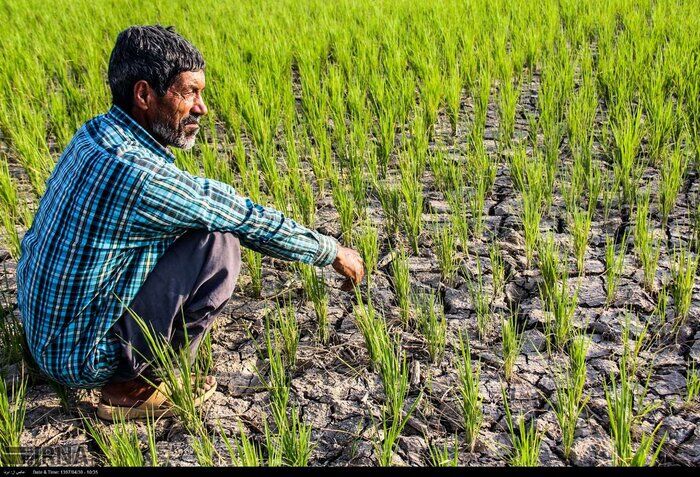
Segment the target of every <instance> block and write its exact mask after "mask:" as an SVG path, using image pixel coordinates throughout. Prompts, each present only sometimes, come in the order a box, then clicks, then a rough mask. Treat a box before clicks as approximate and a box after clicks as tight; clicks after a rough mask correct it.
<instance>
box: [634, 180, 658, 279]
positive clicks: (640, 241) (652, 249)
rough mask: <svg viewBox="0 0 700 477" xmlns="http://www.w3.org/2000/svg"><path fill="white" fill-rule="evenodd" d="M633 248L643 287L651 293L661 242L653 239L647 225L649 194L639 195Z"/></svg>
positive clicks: (650, 229) (651, 230)
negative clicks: (640, 269) (639, 266)
mask: <svg viewBox="0 0 700 477" xmlns="http://www.w3.org/2000/svg"><path fill="white" fill-rule="evenodd" d="M634 248H635V249H636V251H637V257H639V261H640V262H641V264H642V270H643V271H644V286H645V288H646V289H647V290H649V291H653V289H654V278H655V277H656V269H657V268H658V265H659V256H660V255H661V241H660V240H659V239H658V238H656V237H654V232H653V229H652V228H651V227H650V224H649V192H648V191H647V192H643V193H640V195H639V197H638V199H637V213H636V216H635V221H634Z"/></svg>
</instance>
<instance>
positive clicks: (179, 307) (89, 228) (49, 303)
mask: <svg viewBox="0 0 700 477" xmlns="http://www.w3.org/2000/svg"><path fill="white" fill-rule="evenodd" d="M108 76H109V86H110V89H111V91H112V102H113V105H112V107H111V109H110V110H109V112H107V113H106V114H103V115H101V116H97V117H95V118H93V119H91V120H89V121H88V122H87V123H85V125H83V127H81V128H80V130H78V132H77V133H76V134H75V136H74V137H73V139H72V140H71V142H70V143H69V144H68V146H67V147H66V149H65V151H63V154H62V155H61V157H60V159H59V160H58V163H57V164H56V167H55V169H54V171H53V172H52V174H51V176H50V177H49V179H48V181H47V183H46V192H45V194H44V196H43V197H42V198H41V201H40V203H39V208H38V211H37V213H36V216H35V218H34V221H33V224H32V227H31V228H30V230H29V231H28V232H27V234H26V235H25V237H24V238H23V240H22V253H21V258H20V260H19V264H18V267H17V284H18V287H17V288H18V302H19V307H20V313H21V316H22V321H23V324H24V330H25V333H26V341H27V345H28V349H29V352H30V353H31V355H32V357H33V359H34V361H35V362H36V365H37V366H38V367H39V368H40V369H41V371H42V372H44V373H45V374H47V375H48V376H49V377H50V378H51V379H53V380H55V381H58V382H59V383H62V384H65V385H67V386H70V387H75V388H96V387H101V389H102V397H101V402H100V404H99V407H98V414H99V415H100V416H101V417H103V418H106V419H110V418H111V416H112V415H113V414H114V413H115V411H119V412H120V413H122V414H123V415H125V416H126V417H127V418H138V417H143V416H144V415H145V414H146V412H150V413H151V414H155V415H156V416H157V415H159V414H162V413H164V412H167V410H168V408H169V407H170V406H169V403H168V402H167V400H166V398H165V396H164V394H163V393H162V392H160V390H159V389H160V387H159V386H158V387H153V386H152V385H150V384H149V383H148V382H147V381H151V382H155V376H154V374H155V373H153V366H152V360H153V357H152V355H151V354H150V352H149V349H148V346H147V342H146V339H145V337H144V334H143V333H142V331H141V328H140V327H139V326H138V325H137V323H136V321H135V320H134V319H133V317H132V315H131V313H130V311H129V310H131V311H132V312H133V313H134V314H136V315H137V316H139V317H141V318H142V319H143V320H144V321H145V323H146V324H147V325H148V327H149V328H152V329H153V330H154V331H156V332H157V333H160V334H161V335H162V336H164V337H166V338H167V339H168V340H169V341H170V342H171V343H172V345H173V346H175V347H178V346H182V344H183V342H184V337H185V333H186V334H187V336H188V338H189V341H190V344H191V346H190V353H191V356H194V354H195V353H196V350H197V347H198V346H199V344H200V342H201V339H202V337H203V336H204V334H205V332H206V331H207V330H208V329H209V328H210V327H211V326H212V324H213V322H214V318H215V317H216V316H217V314H218V313H220V312H221V310H222V309H223V307H224V305H225V304H226V302H227V301H228V300H229V298H230V297H231V294H232V293H233V290H234V287H235V285H236V280H237V278H238V274H239V271H240V266H241V256H240V247H241V246H244V247H248V248H251V249H253V250H256V251H258V252H260V253H262V254H265V255H270V256H273V257H276V258H280V259H285V260H290V261H298V262H303V263H307V264H313V265H316V266H319V267H323V266H326V265H331V264H332V266H333V268H334V269H335V270H336V271H337V272H338V273H340V274H341V275H343V276H344V277H346V281H345V284H344V288H346V289H347V288H348V287H350V286H352V284H353V283H354V284H357V283H359V282H360V281H361V280H362V278H363V275H364V268H363V264H362V261H361V259H360V258H359V255H358V254H357V252H355V251H354V250H351V249H349V248H345V247H343V246H341V245H340V244H338V243H337V242H336V240H335V239H333V238H331V237H327V236H324V235H321V234H319V233H317V232H315V231H313V230H310V229H307V228H305V227H303V226H301V225H300V224H298V223H296V222H294V221H293V220H291V219H289V218H287V217H285V216H284V215H283V214H281V213H280V212H278V211H276V210H274V209H271V208H266V207H263V206H261V205H258V204H255V203H253V202H252V201H251V200H250V199H248V198H245V197H242V196H240V195H238V194H237V193H236V191H235V190H234V189H233V188H232V187H231V186H229V185H228V184H224V183H221V182H218V181H215V180H211V179H205V178H202V177H197V176H193V175H191V174H188V173H187V172H185V171H182V170H180V169H179V168H178V167H177V166H175V164H174V160H175V157H174V155H173V153H172V152H171V151H170V150H169V147H177V148H182V149H188V148H190V147H192V145H193V144H194V141H195V138H196V136H197V132H198V131H199V120H200V118H201V117H202V116H204V115H205V114H207V107H206V106H205V104H204V101H203V99H202V93H203V91H204V87H205V75H204V60H203V58H202V55H201V54H200V52H199V51H198V50H197V49H196V48H195V47H194V46H192V45H191V44H190V43H189V42H188V41H187V40H185V39H184V38H182V37H181V36H180V35H178V34H177V33H175V32H174V31H173V30H172V29H171V28H164V27H161V26H144V27H132V28H128V29H127V30H125V31H123V32H121V33H120V34H119V36H118V38H117V42H116V45H115V47H114V49H113V51H112V54H111V56H110V59H109V71H108ZM127 307H128V308H129V309H127ZM151 373H153V374H151ZM215 387H216V381H215V379H214V378H213V376H210V377H207V379H206V381H205V384H204V385H203V387H202V388H201V389H198V390H197V391H196V392H197V393H198V395H197V400H198V401H197V402H203V401H204V400H206V399H207V398H208V397H209V396H211V394H213V392H214V390H215Z"/></svg>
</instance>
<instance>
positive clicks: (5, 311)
mask: <svg viewBox="0 0 700 477" xmlns="http://www.w3.org/2000/svg"><path fill="white" fill-rule="evenodd" d="M3 266H4V265H3ZM3 298H4V293H3ZM11 306H12V305H10V304H9V303H7V304H0V368H2V367H4V366H6V365H10V364H13V363H17V362H19V361H21V360H22V349H23V345H22V333H23V331H22V326H21V324H20V322H19V321H18V320H17V319H16V318H15V317H14V315H13V314H12V308H11Z"/></svg>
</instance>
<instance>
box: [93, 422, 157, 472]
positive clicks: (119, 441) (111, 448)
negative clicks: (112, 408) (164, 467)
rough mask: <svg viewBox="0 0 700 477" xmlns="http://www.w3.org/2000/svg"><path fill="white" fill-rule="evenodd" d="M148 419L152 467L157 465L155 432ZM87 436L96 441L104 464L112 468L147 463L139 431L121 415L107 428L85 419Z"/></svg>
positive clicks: (140, 465) (147, 427)
mask: <svg viewBox="0 0 700 477" xmlns="http://www.w3.org/2000/svg"><path fill="white" fill-rule="evenodd" d="M152 419H153V417H152V416H150V417H147V422H148V424H147V426H146V432H147V436H146V437H147V443H148V451H149V458H150V464H151V465H157V462H158V461H157V454H156V449H155V430H154V427H153V424H152V422H151V420H152ZM83 424H84V426H85V430H86V432H87V434H88V435H89V436H90V437H91V438H92V439H93V440H94V441H95V443H96V444H97V447H99V449H100V452H102V454H103V456H104V457H103V459H104V463H105V464H106V465H108V466H110V467H143V466H145V465H146V463H147V461H146V459H145V457H144V455H143V452H142V450H141V442H140V440H139V434H138V429H137V428H136V426H135V425H134V424H133V423H128V422H126V419H125V418H124V416H123V415H122V414H120V413H116V414H115V420H114V424H113V425H112V426H110V427H109V428H106V427H104V426H102V425H100V424H99V423H96V422H94V421H92V420H91V419H88V418H83Z"/></svg>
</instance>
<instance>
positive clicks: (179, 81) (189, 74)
mask: <svg viewBox="0 0 700 477" xmlns="http://www.w3.org/2000/svg"><path fill="white" fill-rule="evenodd" d="M205 83H206V81H205V78H204V70H198V71H183V72H182V73H180V74H179V75H177V78H176V79H175V81H174V82H173V86H175V87H190V86H196V87H198V88H200V89H202V88H204V85H205Z"/></svg>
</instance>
